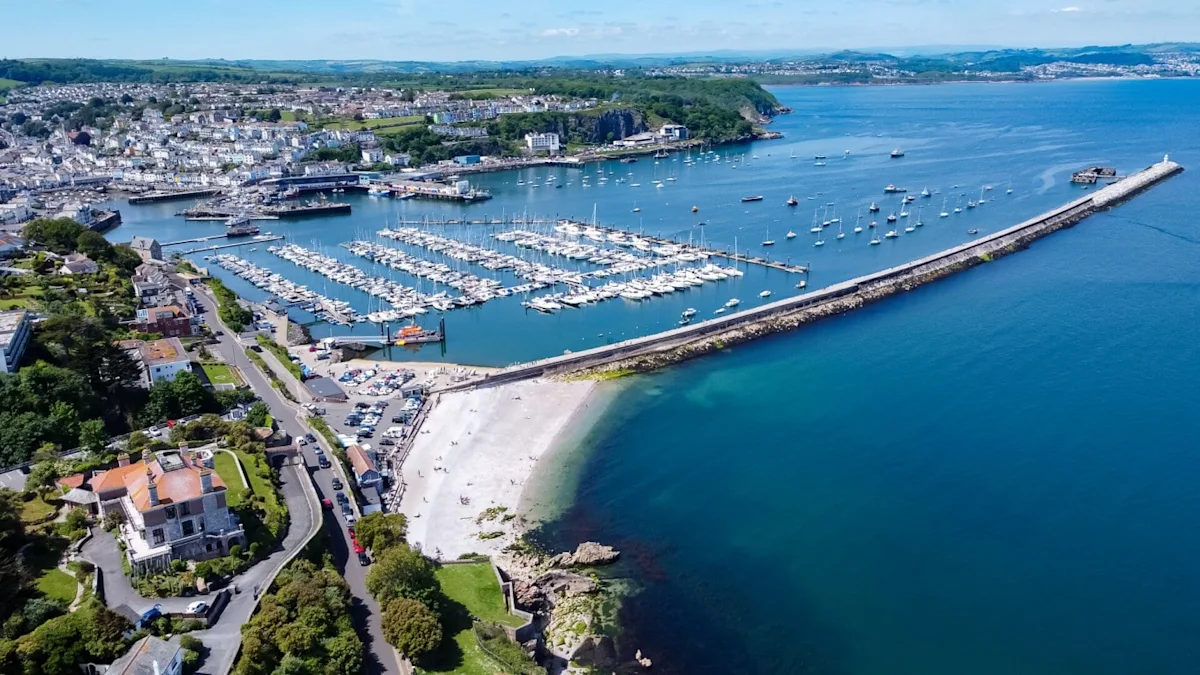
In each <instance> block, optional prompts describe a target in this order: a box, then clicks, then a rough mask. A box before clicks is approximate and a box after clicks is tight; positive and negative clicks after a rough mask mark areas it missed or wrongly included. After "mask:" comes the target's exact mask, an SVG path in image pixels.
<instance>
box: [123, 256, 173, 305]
mask: <svg viewBox="0 0 1200 675" xmlns="http://www.w3.org/2000/svg"><path fill="white" fill-rule="evenodd" d="M132 281H133V294H134V295H135V296H137V299H138V304H139V305H141V306H142V307H154V306H156V305H163V304H170V303H171V302H173V301H174V299H175V288H174V286H172V285H171V282H170V280H169V279H167V275H166V274H165V273H164V272H163V271H162V269H161V268H159V267H157V266H155V265H150V264H146V263H142V264H141V265H138V267H137V269H136V270H134V272H133V277H132Z"/></svg>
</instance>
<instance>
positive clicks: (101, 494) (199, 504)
mask: <svg viewBox="0 0 1200 675" xmlns="http://www.w3.org/2000/svg"><path fill="white" fill-rule="evenodd" d="M202 453H203V454H201V453H197V452H196V451H195V450H189V449H188V446H187V444H186V443H183V444H180V447H179V449H178V450H163V451H159V452H156V453H151V452H150V451H149V450H144V451H142V458H141V461H138V462H130V457H129V455H127V454H124V453H122V454H121V455H120V456H119V457H118V458H117V467H116V468H115V469H110V470H108V471H106V472H104V473H102V474H97V475H95V476H93V477H92V480H91V484H92V491H93V492H95V494H96V496H97V501H98V502H99V505H100V516H101V517H102V518H103V517H106V516H107V515H108V514H109V513H118V514H120V519H121V521H122V522H121V540H122V541H123V542H124V543H125V555H126V556H127V557H128V558H129V563H130V566H131V568H132V569H133V570H134V572H135V573H137V574H145V573H149V572H154V571H158V570H164V569H167V568H168V567H169V566H170V564H171V561H172V560H205V559H207V558H216V557H219V556H223V555H226V554H228V552H229V547H230V546H233V545H235V544H238V545H242V546H245V545H246V533H245V530H244V529H243V528H242V525H241V524H240V523H239V522H238V519H237V516H236V515H234V514H233V513H232V512H231V511H230V510H229V505H228V503H227V502H226V495H225V492H226V487H225V483H224V482H222V481H221V478H220V476H217V475H216V474H215V473H214V472H213V468H212V453H211V452H209V451H202Z"/></svg>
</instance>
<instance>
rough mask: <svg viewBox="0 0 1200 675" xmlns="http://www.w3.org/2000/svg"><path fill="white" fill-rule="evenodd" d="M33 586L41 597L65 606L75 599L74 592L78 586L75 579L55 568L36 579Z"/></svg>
mask: <svg viewBox="0 0 1200 675" xmlns="http://www.w3.org/2000/svg"><path fill="white" fill-rule="evenodd" d="M35 585H36V586H37V589H38V590H39V591H41V593H42V595H44V596H46V597H47V598H50V599H51V600H58V601H60V602H63V603H66V604H70V602H71V601H72V600H74V599H75V591H76V589H77V586H78V585H77V583H76V582H75V577H73V576H71V575H70V574H67V573H66V572H64V571H62V570H60V569H58V568H57V567H51V568H50V569H48V570H46V571H45V572H44V573H43V574H42V576H40V577H38V580H37V584H35Z"/></svg>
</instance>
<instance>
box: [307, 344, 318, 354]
mask: <svg viewBox="0 0 1200 675" xmlns="http://www.w3.org/2000/svg"><path fill="white" fill-rule="evenodd" d="M308 351H310V352H315V351H317V347H316V345H309V346H308Z"/></svg>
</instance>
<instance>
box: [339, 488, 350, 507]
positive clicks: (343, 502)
mask: <svg viewBox="0 0 1200 675" xmlns="http://www.w3.org/2000/svg"><path fill="white" fill-rule="evenodd" d="M336 497H337V500H338V503H339V504H341V505H342V509H343V510H345V509H346V508H347V507H349V506H350V500H349V499H346V493H345V492H341V491H339V492H338V493H337V495H336Z"/></svg>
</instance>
